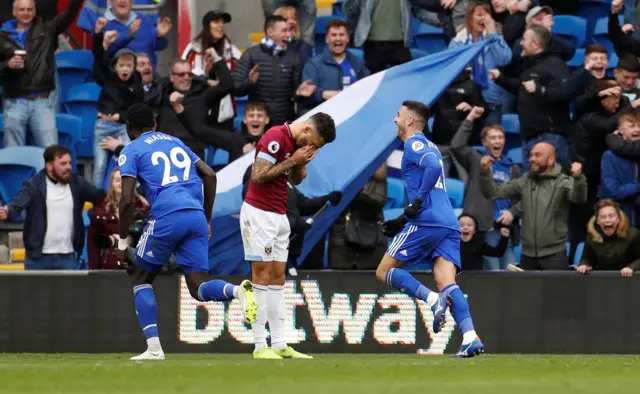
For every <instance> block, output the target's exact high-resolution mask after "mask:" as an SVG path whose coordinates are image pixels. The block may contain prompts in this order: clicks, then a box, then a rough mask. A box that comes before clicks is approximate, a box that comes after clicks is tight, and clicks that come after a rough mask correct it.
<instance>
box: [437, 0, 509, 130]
mask: <svg viewBox="0 0 640 394" xmlns="http://www.w3.org/2000/svg"><path fill="white" fill-rule="evenodd" d="M498 29H499V26H498V24H497V23H496V21H495V20H494V19H493V18H492V17H491V8H490V7H489V5H488V4H485V3H472V4H471V5H470V6H469V8H468V9H467V14H466V16H465V27H464V28H463V29H461V30H460V32H458V34H457V35H456V36H455V38H454V39H453V40H452V41H451V43H450V44H449V48H455V47H459V46H464V45H472V44H474V43H476V42H479V41H481V40H488V39H492V38H495V41H494V42H492V43H491V44H489V45H487V46H485V47H484V49H483V50H482V52H481V53H480V54H479V55H478V56H476V57H475V58H474V60H473V62H472V63H471V73H472V75H473V79H474V81H476V83H477V84H478V85H480V88H481V90H482V96H483V97H484V100H485V101H486V102H487V107H485V108H487V109H488V113H487V114H486V116H485V118H484V124H500V122H501V121H502V99H503V96H504V95H505V94H506V92H505V91H504V90H503V89H502V88H501V87H499V86H498V85H496V84H495V83H494V82H493V81H490V80H489V71H488V70H491V69H493V68H500V67H502V66H505V65H507V64H509V62H510V61H511V48H509V45H508V44H507V43H506V41H505V40H504V38H502V35H501V34H500V33H499V32H498Z"/></svg>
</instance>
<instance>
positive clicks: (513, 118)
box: [502, 114, 522, 151]
mask: <svg viewBox="0 0 640 394" xmlns="http://www.w3.org/2000/svg"><path fill="white" fill-rule="evenodd" d="M502 127H504V131H506V132H507V141H506V143H505V146H504V149H505V150H506V151H509V150H511V149H513V148H517V147H519V146H521V145H522V142H521V140H520V119H519V118H518V114H504V115H502Z"/></svg>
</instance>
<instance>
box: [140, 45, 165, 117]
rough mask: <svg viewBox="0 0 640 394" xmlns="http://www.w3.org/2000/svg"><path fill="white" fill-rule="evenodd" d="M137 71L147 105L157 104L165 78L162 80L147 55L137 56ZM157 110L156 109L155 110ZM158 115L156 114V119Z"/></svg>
mask: <svg viewBox="0 0 640 394" xmlns="http://www.w3.org/2000/svg"><path fill="white" fill-rule="evenodd" d="M136 71H137V72H138V74H140V77H141V78H142V90H143V91H144V102H145V103H157V102H159V101H160V100H161V96H162V91H163V89H164V78H160V76H159V75H157V74H156V73H155V71H154V69H153V63H151V58H150V57H149V55H147V54H146V53H137V54H136ZM154 110H156V108H154ZM157 116H158V115H157V114H156V117H157Z"/></svg>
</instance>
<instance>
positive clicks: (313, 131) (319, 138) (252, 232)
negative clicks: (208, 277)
mask: <svg viewBox="0 0 640 394" xmlns="http://www.w3.org/2000/svg"><path fill="white" fill-rule="evenodd" d="M335 138H336V127H335V124H334V122H333V119H332V118H331V117H330V116H329V115H327V114H325V113H322V112H319V113H316V114H314V115H312V116H311V117H310V118H308V119H307V120H305V121H304V122H299V123H294V124H288V123H285V124H284V125H282V126H277V127H272V128H271V129H269V130H267V132H266V133H265V134H264V135H263V136H262V138H261V139H260V141H259V142H258V145H257V146H256V157H255V162H254V164H253V169H252V170H251V180H250V181H249V190H248V191H247V196H246V197H245V200H244V204H243V205H242V209H241V210H240V229H241V231H242V243H243V245H244V256H245V259H246V260H248V261H250V262H251V272H252V282H253V289H254V294H255V300H256V304H257V305H258V315H257V317H256V321H255V323H253V324H252V325H251V330H252V331H253V339H254V343H255V350H254V352H253V358H256V359H281V358H312V357H311V356H307V355H305V354H302V353H299V352H297V351H295V350H294V349H293V348H291V347H290V346H288V345H287V343H286V341H285V338H284V320H285V303H284V281H285V280H284V276H285V267H286V262H287V258H288V247H289V233H290V232H291V230H290V228H289V220H288V219H287V193H288V186H287V182H289V181H291V183H293V184H294V185H298V184H300V182H302V180H303V179H304V178H305V177H306V176H307V169H306V164H307V163H309V162H310V161H311V160H312V159H313V158H314V157H315V156H316V154H317V153H318V149H320V148H322V146H324V144H328V143H330V142H332V141H333V140H334V139H335ZM267 320H268V321H269V329H270V330H271V347H268V346H267V335H266V330H265V323H266V322H267Z"/></svg>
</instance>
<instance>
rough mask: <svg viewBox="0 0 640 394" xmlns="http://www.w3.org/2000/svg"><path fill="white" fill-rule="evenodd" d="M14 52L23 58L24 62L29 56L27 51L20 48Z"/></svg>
mask: <svg viewBox="0 0 640 394" xmlns="http://www.w3.org/2000/svg"><path fill="white" fill-rule="evenodd" d="M13 54H14V55H16V56H20V58H21V59H22V61H23V62H24V61H25V59H26V58H27V51H23V50H18V51H15V52H13Z"/></svg>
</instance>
